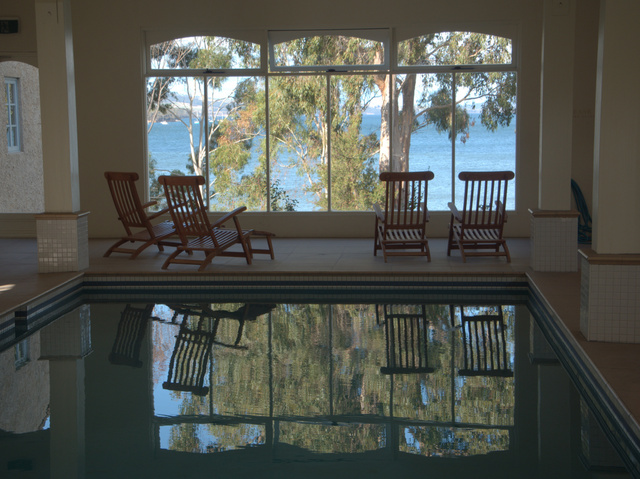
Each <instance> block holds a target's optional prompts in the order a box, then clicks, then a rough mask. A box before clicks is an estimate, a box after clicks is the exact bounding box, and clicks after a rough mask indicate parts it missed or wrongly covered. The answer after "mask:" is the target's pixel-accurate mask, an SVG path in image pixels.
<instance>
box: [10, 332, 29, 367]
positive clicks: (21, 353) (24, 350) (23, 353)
mask: <svg viewBox="0 0 640 479" xmlns="http://www.w3.org/2000/svg"><path fill="white" fill-rule="evenodd" d="M30 349H31V348H30V346H29V340H28V339H25V340H24V341H20V342H19V343H17V344H16V345H15V362H14V363H15V367H16V369H20V368H21V367H22V366H24V365H25V364H27V363H28V362H29V361H30V360H31V352H30Z"/></svg>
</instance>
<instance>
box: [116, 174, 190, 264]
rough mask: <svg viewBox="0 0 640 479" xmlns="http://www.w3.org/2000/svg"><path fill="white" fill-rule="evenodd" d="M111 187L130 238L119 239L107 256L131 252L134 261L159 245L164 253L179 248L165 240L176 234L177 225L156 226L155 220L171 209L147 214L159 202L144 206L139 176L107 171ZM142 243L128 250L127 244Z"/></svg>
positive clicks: (159, 224) (175, 243)
mask: <svg viewBox="0 0 640 479" xmlns="http://www.w3.org/2000/svg"><path fill="white" fill-rule="evenodd" d="M104 176H105V178H106V179H107V183H108V184H109V191H111V197H112V198H113V203H114V205H115V207H116V211H117V212H118V219H119V220H120V221H121V222H122V226H124V229H125V231H126V233H127V234H126V236H123V237H122V238H121V239H120V240H118V241H117V242H116V243H115V244H114V245H113V246H111V248H109V249H108V250H107V252H106V253H105V254H104V256H105V257H107V256H109V255H110V254H111V253H114V252H115V253H127V254H130V255H131V256H130V259H134V258H135V257H137V256H138V255H139V254H140V253H141V252H142V251H143V250H144V249H145V248H147V247H149V246H151V245H153V244H155V245H157V246H158V249H159V250H160V251H164V248H163V246H176V245H177V244H178V243H177V242H168V241H164V240H165V239H166V238H168V237H170V236H173V235H175V234H176V230H175V228H174V227H173V223H171V222H170V221H164V222H162V223H157V224H152V223H151V221H152V220H154V219H156V218H157V217H159V216H160V215H163V214H165V213H167V212H168V210H166V209H165V210H162V211H158V212H156V213H152V214H147V208H149V207H150V206H153V205H155V204H156V202H155V201H150V202H149V203H144V204H142V202H141V201H140V197H139V195H138V191H137V189H136V181H137V180H138V174H137V173H116V172H112V171H107V172H105V174H104ZM136 242H137V243H142V246H140V247H138V248H124V247H122V245H123V244H125V243H136Z"/></svg>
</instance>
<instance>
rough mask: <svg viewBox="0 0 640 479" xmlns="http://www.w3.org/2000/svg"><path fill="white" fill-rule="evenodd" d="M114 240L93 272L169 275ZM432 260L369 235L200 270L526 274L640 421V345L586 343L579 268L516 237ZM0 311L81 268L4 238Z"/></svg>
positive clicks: (440, 249)
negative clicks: (536, 255)
mask: <svg viewBox="0 0 640 479" xmlns="http://www.w3.org/2000/svg"><path fill="white" fill-rule="evenodd" d="M111 243H112V241H109V240H91V241H90V267H89V269H88V270H87V271H86V273H88V274H93V273H95V274H118V273H124V274H137V273H145V274H164V273H163V270H162V269H161V266H162V263H163V262H164V260H165V259H166V257H167V254H168V253H167V252H164V253H159V252H157V250H154V249H152V248H149V249H148V250H147V251H145V252H144V253H143V254H142V255H140V256H139V257H138V258H137V259H136V260H133V261H131V260H129V259H128V258H127V257H126V256H123V255H118V254H114V255H112V257H110V258H103V257H102V254H103V253H104V251H106V249H107V248H108V247H109V246H110V244H111ZM430 244H431V254H432V261H431V262H427V261H426V259H423V258H415V257H395V258H391V259H390V260H389V262H387V263H385V262H384V261H383V259H382V256H381V255H380V254H379V255H378V256H377V257H374V256H373V254H372V252H373V245H372V240H371V239H282V238H276V239H275V240H274V246H275V252H276V259H275V260H273V261H272V260H270V259H269V258H268V257H267V256H257V257H256V258H255V260H254V262H253V264H252V265H247V264H246V263H245V262H244V260H243V259H241V258H216V259H214V261H213V263H212V264H211V265H210V266H209V267H208V268H207V270H206V271H204V272H203V273H201V274H204V275H217V274H220V273H225V274H234V273H239V274H244V275H246V274H256V275H259V274H265V273H269V274H274V273H278V272H283V273H284V272H287V273H290V272H305V273H308V274H313V273H317V274H324V273H327V272H331V273H334V274H342V273H350V274H353V273H360V274H365V275H367V274H370V275H372V276H373V275H384V274H401V273H420V274H429V273H434V274H455V275H458V274H461V275H464V274H470V273H471V274H473V275H478V274H484V273H486V274H492V273H517V274H527V275H528V276H529V277H530V278H531V280H532V281H533V283H534V284H535V286H536V287H537V288H539V290H540V292H541V293H542V294H543V295H544V297H545V298H546V299H547V300H548V302H549V303H550V305H551V307H552V308H553V310H554V311H555V312H556V313H557V314H558V315H559V316H560V318H561V319H562V321H563V322H564V324H565V325H566V328H567V329H568V330H569V331H570V333H571V335H572V336H573V337H574V338H575V340H576V341H577V343H578V344H579V345H580V346H581V347H582V349H583V350H584V351H585V353H586V355H587V356H588V358H589V359H590V360H591V361H592V362H593V364H594V365H595V366H596V368H597V369H598V370H599V371H600V372H601V374H602V376H603V377H604V378H605V380H606V382H607V383H608V384H609V385H610V386H611V389H612V391H613V393H614V395H617V396H618V398H619V399H620V400H621V402H622V404H623V405H624V406H625V407H626V408H627V410H628V411H629V413H630V415H631V417H632V418H635V424H634V427H635V428H637V423H638V419H640V377H639V376H640V372H639V371H640V345H635V344H608V343H597V342H587V341H585V340H584V338H583V337H582V335H581V334H580V332H579V315H580V302H579V301H580V284H579V283H580V276H579V274H578V273H536V272H533V271H531V269H530V267H529V258H530V254H529V252H530V250H529V240H528V239H512V240H510V241H509V246H510V249H511V254H512V262H511V263H510V264H509V263H506V261H505V260H504V258H473V259H471V260H469V261H468V262H467V263H463V262H462V260H461V258H460V255H459V254H458V253H454V254H453V255H452V256H451V257H447V256H446V241H445V240H444V239H434V240H431V242H430ZM0 245H1V246H2V248H0V313H2V312H5V311H9V310H12V309H15V308H16V307H18V306H19V305H21V304H23V303H25V302H27V301H28V300H30V299H32V298H34V297H36V296H37V295H39V294H42V293H44V292H46V291H48V290H50V289H51V288H53V287H56V286H58V285H60V284H62V283H64V282H66V281H69V280H71V279H73V278H76V277H78V275H80V274H82V273H48V274H38V272H37V256H36V253H37V251H36V243H35V240H32V239H29V240H18V239H3V240H0ZM195 269H196V268H195V267H193V266H188V265H171V266H170V268H169V269H168V272H170V273H181V272H188V273H190V274H193V273H194V271H195Z"/></svg>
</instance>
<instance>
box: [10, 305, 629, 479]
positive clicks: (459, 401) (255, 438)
mask: <svg viewBox="0 0 640 479" xmlns="http://www.w3.org/2000/svg"><path fill="white" fill-rule="evenodd" d="M537 331H538V330H537V328H536V326H535V323H534V322H533V319H532V317H531V315H530V313H529V312H528V310H527V308H526V306H524V305H521V304H517V305H498V304H478V305H470V304H457V305H450V304H447V305H441V304H402V305H397V304H355V303H349V304H333V303H324V304H306V303H292V304H266V303H224V304H223V303H199V304H178V303H172V304H154V303H149V304H144V303H141V304H120V303H96V304H91V305H84V306H82V307H80V308H79V309H77V310H74V311H72V312H71V313H68V314H67V315H65V316H64V317H62V318H60V319H58V320H57V321H56V322H54V323H52V324H51V325H49V326H47V327H46V328H43V329H42V330H41V331H39V332H36V333H35V334H34V335H32V336H31V337H30V338H29V339H27V340H26V341H25V342H24V343H22V344H21V345H20V346H16V347H12V348H10V349H8V350H6V351H5V352H4V353H3V354H2V357H1V364H2V366H1V367H2V369H1V371H2V377H3V379H2V381H3V383H2V384H3V388H2V391H3V392H2V393H0V394H1V396H0V397H2V404H3V408H2V411H0V421H1V424H0V428H1V429H2V430H4V431H6V433H7V434H5V435H4V436H3V437H2V439H1V441H2V444H1V445H0V450H2V451H4V452H3V453H2V456H4V457H3V460H2V462H4V463H5V464H1V463H0V467H2V468H4V470H5V471H8V472H9V474H10V475H9V476H8V477H38V478H40V477H82V476H84V477H89V478H102V477H104V478H111V477H160V478H163V477H249V476H251V477H300V476H302V475H305V476H309V477H327V476H334V477H365V476H366V477H389V476H390V475H395V474H407V473H410V474H416V475H417V477H433V476H434V475H439V474H448V475H452V476H453V477H461V476H462V475H467V474H475V476H476V477H483V476H487V477H488V476H491V477H520V478H528V477H531V478H533V477H545V478H547V477H562V478H564V477H600V476H595V475H594V474H596V472H594V471H596V470H597V471H598V473H600V472H601V471H603V470H606V471H616V472H618V471H619V470H620V461H619V459H618V458H617V457H616V456H615V454H613V453H612V450H610V449H606V448H607V447H608V445H607V444H606V440H605V439H604V436H603V435H602V433H601V432H600V430H599V428H598V426H597V424H595V421H594V420H593V418H592V416H591V415H590V413H589V410H588V408H586V406H584V404H582V403H581V400H580V398H579V396H578V395H577V393H576V392H575V390H573V389H572V387H571V385H570V381H569V379H568V377H567V376H566V374H565V373H564V371H563V370H562V369H561V367H560V366H559V365H558V364H557V362H554V361H553V360H552V357H551V356H550V354H549V349H548V347H547V346H546V344H544V339H543V338H542V337H541V335H539V334H538V333H537ZM25 351H26V353H25ZM25 355H26V357H25ZM540 359H542V360H540ZM49 417H50V427H49V426H48V422H47V421H48V418H49ZM600 446H602V447H600ZM603 451H604V452H603ZM595 466H597V467H595ZM3 477H5V476H3Z"/></svg>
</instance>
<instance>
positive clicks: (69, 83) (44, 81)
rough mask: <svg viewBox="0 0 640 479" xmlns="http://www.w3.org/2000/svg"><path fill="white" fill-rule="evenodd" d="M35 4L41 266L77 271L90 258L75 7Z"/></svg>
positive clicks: (63, 1) (52, 1)
mask: <svg viewBox="0 0 640 479" xmlns="http://www.w3.org/2000/svg"><path fill="white" fill-rule="evenodd" d="M35 7H36V8H35V12H36V28H37V48H38V68H39V70H40V87H41V89H40V106H41V119H42V156H43V172H44V207H45V212H44V213H43V214H40V215H37V216H36V225H37V237H38V267H39V271H40V272H51V271H78V270H80V269H84V268H86V267H87V266H88V265H89V256H88V248H87V244H88V228H87V227H86V226H87V225H86V222H87V216H86V214H83V213H81V212H80V184H79V176H78V128H77V121H76V98H75V77H74V75H75V73H74V63H73V37H72V30H71V6H70V1H69V0H57V1H56V0H36V2H35ZM58 222H62V223H60V226H58ZM61 257H64V258H69V257H72V258H73V259H72V260H71V261H68V260H64V261H59V258H61Z"/></svg>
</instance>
